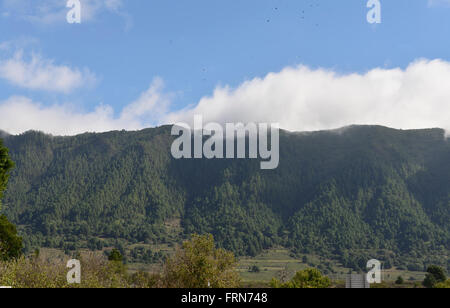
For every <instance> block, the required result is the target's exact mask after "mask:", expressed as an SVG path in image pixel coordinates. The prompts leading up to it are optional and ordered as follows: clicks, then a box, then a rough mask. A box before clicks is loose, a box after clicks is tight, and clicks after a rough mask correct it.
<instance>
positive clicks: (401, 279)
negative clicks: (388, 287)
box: [395, 276, 405, 284]
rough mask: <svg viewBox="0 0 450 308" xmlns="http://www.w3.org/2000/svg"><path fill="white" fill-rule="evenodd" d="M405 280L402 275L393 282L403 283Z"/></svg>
mask: <svg viewBox="0 0 450 308" xmlns="http://www.w3.org/2000/svg"><path fill="white" fill-rule="evenodd" d="M404 283H405V280H404V279H403V277H402V276H398V278H397V280H396V281H395V284H404Z"/></svg>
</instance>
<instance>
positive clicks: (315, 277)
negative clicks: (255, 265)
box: [271, 268, 331, 289]
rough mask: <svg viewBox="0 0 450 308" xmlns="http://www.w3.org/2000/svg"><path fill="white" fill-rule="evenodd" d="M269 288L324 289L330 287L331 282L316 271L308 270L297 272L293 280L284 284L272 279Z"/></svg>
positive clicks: (313, 269)
mask: <svg viewBox="0 0 450 308" xmlns="http://www.w3.org/2000/svg"><path fill="white" fill-rule="evenodd" d="M271 286H272V287H273V288H296V289H324V288H328V287H330V286H331V280H330V278H328V277H326V276H323V275H322V273H321V272H320V271H319V270H318V269H315V268H308V269H305V270H303V271H299V272H297V273H296V274H295V276H294V278H292V279H291V280H290V281H288V282H286V283H280V282H279V281H278V280H277V279H275V278H274V279H272V282H271Z"/></svg>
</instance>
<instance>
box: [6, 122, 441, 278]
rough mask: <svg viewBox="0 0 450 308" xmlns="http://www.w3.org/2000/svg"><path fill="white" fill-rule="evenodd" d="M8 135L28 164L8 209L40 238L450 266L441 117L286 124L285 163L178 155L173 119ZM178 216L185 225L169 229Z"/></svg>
mask: <svg viewBox="0 0 450 308" xmlns="http://www.w3.org/2000/svg"><path fill="white" fill-rule="evenodd" d="M0 135H1V136H2V138H3V139H4V144H5V146H7V147H8V148H9V153H10V156H11V159H12V160H13V161H14V162H15V165H16V167H15V169H14V170H13V171H12V173H11V178H10V181H9V184H8V189H7V191H6V192H5V195H4V198H3V202H2V209H1V212H2V213H5V214H6V215H7V217H8V218H9V219H10V220H11V221H12V222H13V223H15V224H16V225H17V226H18V229H19V232H20V234H21V235H22V236H23V239H24V244H25V247H26V250H27V251H33V249H35V248H37V247H51V248H59V249H63V250H65V251H76V250H78V249H82V248H88V249H92V250H99V249H102V248H103V247H105V246H115V247H119V248H120V247H122V246H127V245H132V244H135V243H173V242H179V241H181V240H182V239H183V238H185V237H187V236H188V235H189V234H191V233H194V232H195V233H199V234H205V233H211V234H213V235H214V237H215V239H216V241H217V243H218V244H219V245H220V246H221V247H223V248H226V249H228V250H231V251H233V252H234V253H236V254H237V255H249V256H254V255H256V254H258V253H260V252H261V251H262V250H264V249H268V248H271V247H275V246H283V247H286V248H289V249H290V250H291V251H292V253H293V254H304V253H308V254H317V255H321V256H325V257H328V258H332V259H337V260H339V261H341V263H342V264H343V265H344V266H346V267H351V268H354V269H362V268H364V267H365V263H366V262H367V260H368V259H370V258H378V259H380V260H382V261H383V262H384V265H385V266H386V267H390V266H396V267H400V268H401V267H403V268H405V269H409V270H417V271H423V270H424V269H425V268H426V266H427V265H429V264H439V265H442V266H444V267H446V268H449V269H450V262H449V261H448V260H449V258H448V256H449V252H450V142H449V141H448V140H447V139H446V138H445V132H444V131H443V130H440V129H429V130H411V131H401V130H394V129H389V128H385V127H378V126H353V127H348V128H345V129H340V130H336V131H323V132H313V133H289V132H282V133H281V136H280V165H279V167H278V169H276V170H260V166H259V161H258V160H202V159H201V160H174V159H172V157H171V154H170V146H171V143H172V141H173V137H172V136H170V127H169V126H164V127H159V128H152V129H146V130H142V131H137V132H125V131H116V132H109V133H103V134H83V135H78V136H74V137H53V136H49V135H45V134H43V133H39V132H28V133H25V134H23V135H19V136H10V135H7V134H6V133H2V134H0ZM173 221H179V222H180V227H181V230H182V231H181V233H179V234H175V235H174V234H173V232H170V230H169V229H168V228H167V224H168V223H170V222H173ZM135 254H136V258H137V259H139V258H141V259H145V261H148V262H153V261H155V260H157V259H158V258H160V257H161V256H160V255H157V254H156V253H152V252H151V251H136V252H135Z"/></svg>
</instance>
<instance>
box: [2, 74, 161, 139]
mask: <svg viewBox="0 0 450 308" xmlns="http://www.w3.org/2000/svg"><path fill="white" fill-rule="evenodd" d="M161 87H162V82H161V80H159V79H155V81H154V82H153V84H152V85H151V86H150V88H149V89H148V90H147V91H146V92H145V93H143V94H142V96H141V97H140V98H139V99H138V100H137V101H135V102H133V103H131V104H130V105H128V106H127V107H126V108H124V110H123V111H122V113H121V114H120V116H119V117H114V110H113V108H111V107H110V106H108V105H98V106H97V107H96V108H95V109H94V111H92V112H82V111H79V110H77V109H76V108H75V107H74V106H72V105H70V104H63V105H53V106H45V105H43V104H40V103H38V102H34V101H32V100H31V99H29V98H26V97H23V96H13V97H10V98H9V99H7V100H6V101H3V102H0V130H4V131H6V132H8V133H10V134H20V133H23V132H25V131H28V130H38V131H43V132H46V133H50V134H53V135H65V136H67V135H75V134H80V133H84V132H105V131H111V130H121V129H126V130H137V129H142V128H144V127H148V126H152V125H154V124H155V123H154V122H152V121H153V120H152V119H154V118H155V116H156V115H159V114H161V112H164V111H165V107H164V106H166V104H167V103H168V98H167V97H166V96H165V95H163V94H161V93H160V89H161Z"/></svg>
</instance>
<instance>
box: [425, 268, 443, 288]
mask: <svg viewBox="0 0 450 308" xmlns="http://www.w3.org/2000/svg"><path fill="white" fill-rule="evenodd" d="M446 280H447V276H446V275H445V272H444V269H443V268H441V267H439V266H436V265H431V266H429V267H428V269H427V275H426V276H425V279H424V281H423V285H424V286H425V287H426V288H434V287H435V285H436V284H440V283H444V282H445V281H446Z"/></svg>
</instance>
